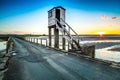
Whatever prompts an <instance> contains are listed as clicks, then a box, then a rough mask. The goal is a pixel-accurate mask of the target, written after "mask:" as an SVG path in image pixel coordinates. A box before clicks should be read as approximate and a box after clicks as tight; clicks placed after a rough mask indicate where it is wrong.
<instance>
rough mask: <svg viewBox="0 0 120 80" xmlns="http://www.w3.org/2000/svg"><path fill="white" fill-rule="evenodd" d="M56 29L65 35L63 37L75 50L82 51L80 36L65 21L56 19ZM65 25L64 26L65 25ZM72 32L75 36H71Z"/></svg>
mask: <svg viewBox="0 0 120 80" xmlns="http://www.w3.org/2000/svg"><path fill="white" fill-rule="evenodd" d="M55 23H56V28H57V29H58V30H59V31H60V32H61V33H62V34H63V37H64V38H65V39H66V40H67V41H68V43H69V44H71V47H72V49H73V50H76V51H81V47H80V44H79V40H80V38H79V36H78V34H77V33H76V32H75V31H74V30H73V29H72V28H71V27H70V26H69V25H68V24H67V23H66V22H65V21H64V20H63V19H60V21H59V20H58V19H57V18H55ZM63 24H64V25H63ZM71 32H72V33H74V35H75V36H72V35H71Z"/></svg>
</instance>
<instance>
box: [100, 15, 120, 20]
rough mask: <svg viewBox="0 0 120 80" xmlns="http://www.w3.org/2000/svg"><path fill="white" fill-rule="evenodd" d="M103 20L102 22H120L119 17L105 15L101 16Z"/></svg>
mask: <svg viewBox="0 0 120 80" xmlns="http://www.w3.org/2000/svg"><path fill="white" fill-rule="evenodd" d="M101 19H102V20H108V21H109V20H118V19H119V17H115V16H114V17H110V16H106V15H103V16H101Z"/></svg>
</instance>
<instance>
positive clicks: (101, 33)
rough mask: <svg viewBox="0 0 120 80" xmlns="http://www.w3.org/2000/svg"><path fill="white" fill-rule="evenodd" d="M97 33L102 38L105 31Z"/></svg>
mask: <svg viewBox="0 0 120 80" xmlns="http://www.w3.org/2000/svg"><path fill="white" fill-rule="evenodd" d="M97 34H98V35H99V37H101V38H102V37H103V36H104V34H105V32H98V33H97Z"/></svg>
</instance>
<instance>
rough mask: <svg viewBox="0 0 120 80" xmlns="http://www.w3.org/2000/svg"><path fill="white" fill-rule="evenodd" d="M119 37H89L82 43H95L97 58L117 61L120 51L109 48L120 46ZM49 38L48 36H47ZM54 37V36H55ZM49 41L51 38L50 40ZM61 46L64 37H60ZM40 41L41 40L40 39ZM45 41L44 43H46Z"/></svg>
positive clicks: (119, 58) (119, 59)
mask: <svg viewBox="0 0 120 80" xmlns="http://www.w3.org/2000/svg"><path fill="white" fill-rule="evenodd" d="M117 37H118V38H117V39H114V38H115V37H114V36H113V38H112V37H110V38H109V39H103V40H102V39H97V40H96V39H94V38H93V39H92V38H90V40H89V38H88V37H87V39H86V40H84V41H81V42H80V44H81V45H84V44H90V45H95V46H96V50H95V58H98V59H103V60H108V61H115V62H120V51H112V50H111V51H110V50H109V49H113V48H117V47H120V36H117ZM46 38H47V40H48V37H46ZM53 38H54V37H53ZM48 41H49V40H48ZM59 41H60V43H59V44H60V46H59V48H60V49H62V38H61V37H60V40H59ZM53 42H54V39H52V47H54V43H53ZM39 43H40V40H39ZM45 43H46V42H45V41H44V42H43V44H44V45H45ZM66 50H68V45H67V43H66Z"/></svg>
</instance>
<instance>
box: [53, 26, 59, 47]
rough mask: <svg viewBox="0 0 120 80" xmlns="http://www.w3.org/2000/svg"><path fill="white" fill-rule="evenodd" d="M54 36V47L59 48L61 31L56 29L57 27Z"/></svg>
mask: <svg viewBox="0 0 120 80" xmlns="http://www.w3.org/2000/svg"><path fill="white" fill-rule="evenodd" d="M54 35H55V44H54V47H55V48H59V30H58V29H56V27H55V28H54Z"/></svg>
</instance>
